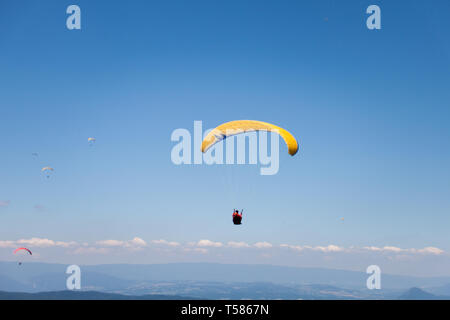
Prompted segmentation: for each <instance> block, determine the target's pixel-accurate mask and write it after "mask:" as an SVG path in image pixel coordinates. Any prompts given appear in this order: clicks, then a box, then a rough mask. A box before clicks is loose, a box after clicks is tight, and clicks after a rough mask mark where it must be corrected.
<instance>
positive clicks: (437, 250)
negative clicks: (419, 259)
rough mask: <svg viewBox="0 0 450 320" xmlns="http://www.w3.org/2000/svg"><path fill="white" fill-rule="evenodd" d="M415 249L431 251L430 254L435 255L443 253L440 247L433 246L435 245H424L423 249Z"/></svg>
mask: <svg viewBox="0 0 450 320" xmlns="http://www.w3.org/2000/svg"><path fill="white" fill-rule="evenodd" d="M417 251H418V252H419V253H431V254H436V255H439V254H443V253H444V250H441V249H439V248H435V247H426V248H423V249H419V250H417Z"/></svg>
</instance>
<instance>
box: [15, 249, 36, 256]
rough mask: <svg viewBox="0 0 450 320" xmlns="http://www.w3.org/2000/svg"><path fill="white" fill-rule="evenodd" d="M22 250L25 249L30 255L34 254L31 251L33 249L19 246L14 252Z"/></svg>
mask: <svg viewBox="0 0 450 320" xmlns="http://www.w3.org/2000/svg"><path fill="white" fill-rule="evenodd" d="M21 250H24V251H26V252H28V253H29V254H30V255H33V253H32V252H31V250H30V249H27V248H17V249H16V250H14V253H15V254H16V253H17V252H19V251H21Z"/></svg>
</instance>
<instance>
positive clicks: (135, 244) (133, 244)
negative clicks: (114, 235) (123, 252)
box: [96, 237, 147, 248]
mask: <svg viewBox="0 0 450 320" xmlns="http://www.w3.org/2000/svg"><path fill="white" fill-rule="evenodd" d="M96 244H97V245H100V246H104V247H119V248H140V247H145V246H146V245H147V243H146V242H145V241H144V240H143V239H141V238H138V237H134V238H133V239H132V240H128V241H122V240H113V239H109V240H101V241H97V242H96Z"/></svg>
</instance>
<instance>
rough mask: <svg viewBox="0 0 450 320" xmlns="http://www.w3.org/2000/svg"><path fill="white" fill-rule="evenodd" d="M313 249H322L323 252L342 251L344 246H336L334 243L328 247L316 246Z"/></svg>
mask: <svg viewBox="0 0 450 320" xmlns="http://www.w3.org/2000/svg"><path fill="white" fill-rule="evenodd" d="M312 250H314V251H322V252H340V251H343V250H344V248H341V247H338V246H335V245H333V244H330V245H328V246H326V247H322V246H316V247H313V248H312Z"/></svg>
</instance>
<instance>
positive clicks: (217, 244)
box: [197, 240, 223, 248]
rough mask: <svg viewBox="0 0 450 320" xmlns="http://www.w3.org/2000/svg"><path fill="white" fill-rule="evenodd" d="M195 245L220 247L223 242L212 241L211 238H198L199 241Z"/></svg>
mask: <svg viewBox="0 0 450 320" xmlns="http://www.w3.org/2000/svg"><path fill="white" fill-rule="evenodd" d="M197 246H199V247H215V248H219V247H222V246H223V244H222V243H221V242H213V241H211V240H200V241H199V242H197Z"/></svg>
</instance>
